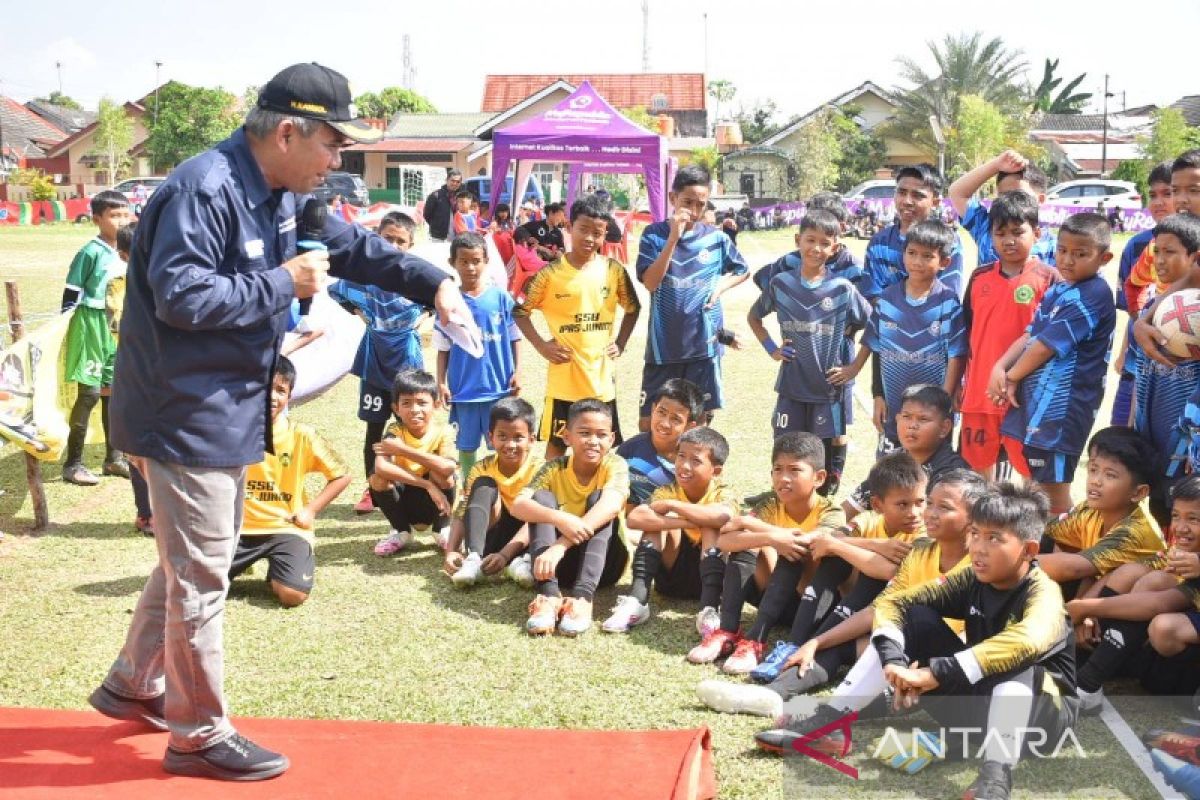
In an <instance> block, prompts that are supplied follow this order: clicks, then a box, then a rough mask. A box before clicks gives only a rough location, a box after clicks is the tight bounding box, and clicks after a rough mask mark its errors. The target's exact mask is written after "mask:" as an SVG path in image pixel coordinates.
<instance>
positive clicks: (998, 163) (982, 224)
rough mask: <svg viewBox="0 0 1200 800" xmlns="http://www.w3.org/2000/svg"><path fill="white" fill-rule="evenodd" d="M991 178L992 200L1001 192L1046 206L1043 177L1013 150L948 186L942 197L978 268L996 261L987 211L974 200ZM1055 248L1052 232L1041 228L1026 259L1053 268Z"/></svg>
mask: <svg viewBox="0 0 1200 800" xmlns="http://www.w3.org/2000/svg"><path fill="white" fill-rule="evenodd" d="M992 178H995V179H996V197H999V196H1000V195H1002V194H1004V193H1005V192H1025V194H1027V195H1030V196H1031V197H1033V198H1034V199H1036V200H1037V201H1038V204H1039V205H1040V204H1041V203H1044V202H1046V173H1044V172H1042V171H1041V170H1040V169H1038V168H1037V166H1036V165H1034V164H1033V163H1032V162H1031V161H1030V160H1029V159H1027V158H1025V156H1023V155H1021V154H1020V153H1018V152H1017V151H1016V150H1005V151H1004V152H1003V153H1001V154H1000V155H998V156H996V157H995V158H993V159H992V160H991V161H987V162H984V163H983V164H980V165H979V166H978V167H976V168H975V169H973V170H971V171H970V172H968V173H966V174H965V175H963V176H962V177H961V178H959V179H958V180H956V181H955V182H954V183H952V184H950V188H949V189H948V190H947V192H946V194H947V195H948V199H949V200H950V205H952V206H954V211H955V213H957V214H958V219H959V223H960V224H961V225H962V226H963V228H965V229H966V231H967V233H969V234H971V238H972V239H974V240H975V246H976V248H977V249H978V251H979V258H978V259H977V260H976V262H975V263H976V264H977V265H978V266H983V265H984V264H991V263H992V262H993V261H998V260H999V259H1000V256H999V255H997V253H996V246H995V245H994V244H993V243H992V222H991V219H990V218H989V217H988V210H987V208H985V207H984V205H983V203H982V202H981V201H980V200H979V198H978V197H976V196H975V193H976V192H978V191H979V190H980V189H981V188H982V187H983V185H984V184H985V183H987V182H988V181H989V180H991V179H992ZM1056 244H1057V243H1056V241H1055V236H1054V232H1053V231H1052V230H1050V228H1049V227H1045V228H1042V229H1041V236H1039V237H1038V240H1037V242H1036V243H1035V244H1034V245H1033V250H1032V251H1031V253H1030V257H1031V258H1036V259H1037V260H1038V261H1041V262H1042V263H1043V264H1046V265H1047V266H1051V267H1053V266H1054V249H1055V247H1056Z"/></svg>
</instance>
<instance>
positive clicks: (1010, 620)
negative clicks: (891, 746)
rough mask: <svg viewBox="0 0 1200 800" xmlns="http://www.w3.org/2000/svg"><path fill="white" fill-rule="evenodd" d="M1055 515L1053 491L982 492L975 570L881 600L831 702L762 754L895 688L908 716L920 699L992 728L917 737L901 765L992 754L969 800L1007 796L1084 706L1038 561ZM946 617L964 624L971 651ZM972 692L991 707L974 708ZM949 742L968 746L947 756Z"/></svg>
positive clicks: (820, 746) (834, 737)
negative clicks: (1025, 763) (1024, 760)
mask: <svg viewBox="0 0 1200 800" xmlns="http://www.w3.org/2000/svg"><path fill="white" fill-rule="evenodd" d="M1048 513H1049V503H1048V502H1047V499H1046V496H1045V495H1044V494H1042V493H1041V492H1038V491H1035V490H1031V489H1023V488H1016V487H1014V486H1012V485H1009V484H1001V485H999V486H997V487H995V488H994V489H993V490H991V491H989V492H988V493H986V494H985V495H984V496H983V497H981V498H980V499H979V501H978V502H977V503H976V504H975V508H974V509H973V510H972V512H971V522H972V524H973V527H972V529H971V532H970V534H969V536H968V550H969V553H970V558H971V565H970V567H961V568H959V569H956V570H954V571H952V572H951V573H950V574H948V575H946V576H945V577H944V578H942V579H939V580H935V581H932V582H930V583H926V584H923V585H921V586H916V587H913V588H911V589H908V590H906V591H903V592H896V593H887V594H884V595H881V596H880V597H879V598H878V599H877V600H876V602H875V621H874V631H873V633H872V636H871V644H872V645H873V646H872V647H869V648H867V649H866V650H865V651H864V652H863V654H862V657H860V658H859V659H858V661H857V662H856V663H855V665H854V667H853V668H852V669H851V670H850V672H849V674H847V675H846V679H845V680H844V681H842V683H841V684H840V685H839V686H838V687H837V689H836V690H834V693H833V697H832V698H831V699H830V700H829V702H828V703H823V704H821V705H820V706H818V707H817V710H816V711H815V712H814V713H813V714H812V715H810V716H808V717H806V718H804V719H800V720H791V721H789V722H788V723H787V724H786V725H785V726H784V727H780V728H774V729H771V730H766V731H763V732H761V733H759V734H758V735H757V736H756V737H755V740H756V741H757V743H758V745H759V747H761V748H763V749H764V750H768V751H771V752H776V753H787V752H790V751H791V750H793V749H794V747H795V745H796V743H797V742H798V741H800V740H801V739H802V737H804V736H805V735H806V734H808V733H809V732H811V731H816V730H819V729H821V728H824V727H826V726H828V725H831V724H833V723H836V722H837V721H839V720H841V719H842V718H843V717H845V716H846V714H847V713H849V712H852V711H861V710H862V709H863V708H865V707H866V706H867V704H868V703H870V702H871V701H872V700H874V699H875V698H877V697H879V696H880V695H882V694H884V693H885V692H886V691H887V690H888V688H889V687H890V689H891V692H892V693H893V696H894V700H893V705H894V707H895V708H897V709H901V708H906V709H907V708H912V707H914V706H915V705H917V704H918V703H919V704H920V705H921V706H922V707H923V708H924V709H925V710H926V711H927V712H928V713H929V714H930V715H931V716H932V717H933V718H934V719H935V720H936V721H937V724H938V725H940V726H942V727H944V728H947V729H949V728H969V729H971V730H974V731H984V732H986V735H985V736H984V737H979V736H968V737H962V736H949V737H942V736H939V735H938V734H937V733H936V732H933V731H929V732H926V733H924V734H923V735H921V736H919V737H916V736H914V737H913V738H914V739H918V740H919V741H920V744H919V745H918V743H917V742H913V743H911V744H912V746H911V747H909V751H910V752H907V753H899V754H897V755H896V756H895V757H894V758H892V759H890V760H889V762H888V763H889V765H890V766H893V767H896V768H898V769H903V770H905V771H907V772H909V773H913V772H916V771H917V770H919V769H921V768H922V767H923V766H925V765H927V764H928V763H929V762H931V761H933V760H934V759H935V758H944V757H949V756H951V755H952V756H953V757H961V758H969V757H972V756H973V755H974V754H975V753H977V752H979V751H980V749H982V753H983V763H982V764H981V765H980V769H979V776H978V777H977V778H976V779H975V782H974V783H972V784H971V786H970V787H969V788H968V789H967V791H966V793H965V794H964V796H965V797H972V798H978V799H979V800H983V799H984V798H986V799H987V800H1007V798H1008V797H1009V796H1010V794H1011V792H1012V768H1013V767H1014V766H1015V765H1016V763H1017V761H1018V760H1019V758H1020V756H1021V754H1022V753H1023V752H1025V751H1026V750H1027V745H1030V744H1032V745H1033V746H1035V747H1036V746H1038V743H1044V744H1045V747H1044V748H1043V750H1045V749H1048V748H1049V747H1053V744H1051V743H1056V742H1059V741H1061V740H1062V738H1063V736H1064V735H1065V733H1066V732H1067V730H1068V729H1070V728H1071V727H1072V726H1073V725H1074V724H1075V718H1076V713H1077V707H1078V701H1077V700H1076V698H1075V686H1074V677H1075V647H1074V638H1073V637H1072V635H1071V628H1070V625H1069V624H1068V622H1067V618H1066V613H1065V610H1064V608H1063V602H1062V594H1061V593H1060V592H1059V589H1058V585H1057V584H1055V583H1054V581H1053V580H1051V579H1050V577H1049V576H1048V575H1046V573H1045V572H1043V571H1042V570H1040V569H1038V566H1037V564H1036V562H1035V561H1034V558H1035V556H1036V555H1037V549H1038V539H1039V538H1040V537H1041V535H1042V530H1043V528H1044V527H1045V524H1046V516H1047V514H1048ZM945 618H950V619H960V620H963V621H964V623H965V626H966V635H965V642H966V643H965V644H964V639H963V638H959V635H958V634H957V633H955V632H954V629H953V628H951V627H950V626H949V625H947V624H946V620H945ZM964 696H966V697H969V698H976V699H978V700H979V701H982V702H963V699H964ZM905 738H906V739H907V738H908V737H905ZM964 738H966V741H963V740H964ZM981 738H982V741H981ZM849 744H850V743H849V742H847V741H846V740H845V738H844V736H843V734H842V732H841V731H840V730H838V731H835V732H833V733H830V734H827V735H825V736H823V737H821V738H819V739H815V740H813V741H811V742H808V744H807V746H808V747H811V748H813V749H817V750H820V751H822V752H834V753H837V754H838V755H839V756H842V757H844V756H845V753H846V751H847V750H848V749H849ZM948 746H950V747H954V748H958V747H960V746H962V747H967V748H968V750H967V751H965V752H952V753H951V754H947V748H948Z"/></svg>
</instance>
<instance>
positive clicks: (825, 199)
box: [754, 192, 866, 358]
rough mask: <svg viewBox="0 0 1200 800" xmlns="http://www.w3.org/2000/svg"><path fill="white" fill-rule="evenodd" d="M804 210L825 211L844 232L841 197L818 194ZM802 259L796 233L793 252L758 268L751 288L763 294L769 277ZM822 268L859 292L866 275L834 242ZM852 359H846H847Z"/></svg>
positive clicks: (856, 260) (852, 256)
mask: <svg viewBox="0 0 1200 800" xmlns="http://www.w3.org/2000/svg"><path fill="white" fill-rule="evenodd" d="M805 210H806V211H818V210H819V211H828V212H829V213H830V214H833V216H835V217H837V221H838V224H840V225H841V227H842V233H843V234H845V233H846V228H847V225H848V223H849V220H850V212H848V211H847V210H846V203H845V201H844V200H842V196H841V195H840V194H838V193H837V192H818V193H816V194H814V195H813V196H812V198H810V199H809V201H808V203H807V204H806V205H805ZM802 260H803V258H802V257H801V255H800V231H799V229H797V231H796V249H795V250H793V251H792V252H790V253H788V254H787V255H785V256H783V257H781V258H779V259H777V260H776V261H774V262H772V263H770V264H768V265H767V266H765V267H761V268H759V270H758V271H757V272H755V273H754V285H755V286H757V287H758V290H759V291H760V292H761V291H764V290H765V289H766V288H767V286H768V285H769V284H770V283H771V278H774V277H775V276H776V275H778V274H779V273H781V272H788V271H794V270H798V269H800V262H801V261H802ZM825 268H826V269H828V270H829V274H830V275H832V276H833V277H836V278H845V279H846V280H848V281H850V282H851V283H853V284H854V285H855V287H857V288H858V289H859V290H860V291H861V289H862V282H863V279H864V278H865V276H866V273H865V272H863V264H862V259H860V258H859V257H858V256H857V255H855V254H854V253H853V252H852V251H851V250H850V248H849V247H846V245H844V244H842V243H841V242H839V243H838V245H837V247H835V248H834V251H833V255H831V256H830V257H829V260H828V261H826V262H825ZM850 357H852V356H847V358H850Z"/></svg>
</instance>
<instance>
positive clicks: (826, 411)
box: [771, 395, 846, 439]
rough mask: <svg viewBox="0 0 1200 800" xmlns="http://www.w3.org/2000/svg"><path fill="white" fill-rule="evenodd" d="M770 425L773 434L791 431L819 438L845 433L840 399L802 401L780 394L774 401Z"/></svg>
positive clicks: (834, 436) (777, 434)
mask: <svg viewBox="0 0 1200 800" xmlns="http://www.w3.org/2000/svg"><path fill="white" fill-rule="evenodd" d="M771 427H772V428H773V429H774V433H775V436H779V435H781V434H784V433H792V432H793V431H799V432H803V433H811V434H812V435H814V436H817V437H819V438H821V439H833V438H836V437H838V436H843V435H845V433H846V420H845V418H844V417H843V416H842V400H841V399H838V400H834V401H833V402H828V403H804V402H801V401H799V400H793V399H791V398H790V397H784V396H783V395H780V396H779V399H778V400H776V401H775V413H774V414H773V415H772V417H771Z"/></svg>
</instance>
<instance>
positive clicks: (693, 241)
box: [637, 165, 749, 431]
mask: <svg viewBox="0 0 1200 800" xmlns="http://www.w3.org/2000/svg"><path fill="white" fill-rule="evenodd" d="M710 180H711V179H710V177H709V174H708V170H706V169H704V168H703V167H700V166H696V165H691V166H687V167H684V168H682V169H681V170H679V172H678V173H676V174H675V180H674V181H673V182H672V183H671V192H670V200H671V205H672V207H673V208H674V212H673V213H672V215H671V218H670V219H668V220H664V221H662V222H656V223H654V224H653V225H649V226H647V228H646V229H645V230H644V231H642V239H641V242H640V244H639V245H638V259H637V277H638V280H640V281H641V282H642V284H643V285H644V286H645V287H646V288H647V289H648V290H649V291H650V326H649V330H648V331H647V332H646V366H645V369H644V371H643V372H642V399H641V407H640V409H639V411H638V417H639V419H638V427H639V428H640V429H641V430H643V431H646V430H649V429H650V408H651V406H650V404H651V402H652V398H653V396H654V394H655V392H656V391H657V390H658V388H659V387H660V386H662V385H663V384H664V383H665V382H666V381H668V380H670V379H671V378H686V379H687V380H689V381H691V382H692V383H694V384H696V386H698V387H700V391H701V392H702V393H703V395H704V407H705V410H706V411H708V412H709V414H708V417H707V419H706V420H701V422H704V423H707V422H710V421H711V419H712V412H713V411H715V410H716V409H718V408H721V404H722V400H723V398H722V394H721V352H722V350H723V346H722V345H721V343H720V342H718V341H717V334H718V333H719V332H720V330H721V328H722V323H723V315H722V311H721V302H720V298H721V295H722V294H724V293H725V292H727V291H729V290H730V289H732V288H733V287H735V286H737V285H738V284H739V283H741V282H742V281H744V280H746V278H747V277H748V276H749V272H748V270H747V267H746V262H745V260H743V259H742V255H741V253H739V252H738V250H737V248H736V247H735V246H734V244H733V242H732V241H730V239H729V237H728V236H726V235H725V233H724V232H723V231H721V230H720V229H719V228H714V227H713V226H711V225H708V224H705V223H704V222H703V221H702V218H703V216H704V209H705V205H706V204H707V202H708V193H709V183H710Z"/></svg>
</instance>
